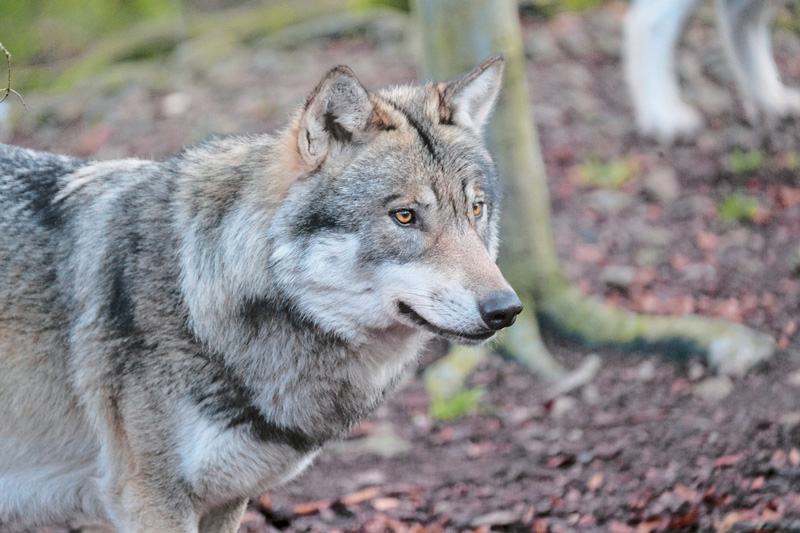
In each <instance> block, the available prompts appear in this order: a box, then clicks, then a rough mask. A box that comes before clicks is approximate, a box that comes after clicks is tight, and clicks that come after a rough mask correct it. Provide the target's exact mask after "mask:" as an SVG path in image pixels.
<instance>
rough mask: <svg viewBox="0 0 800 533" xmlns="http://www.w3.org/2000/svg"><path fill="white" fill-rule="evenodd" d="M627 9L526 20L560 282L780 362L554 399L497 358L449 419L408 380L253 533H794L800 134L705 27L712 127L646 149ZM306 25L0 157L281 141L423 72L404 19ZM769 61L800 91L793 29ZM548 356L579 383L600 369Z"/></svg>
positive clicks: (697, 35) (627, 366) (188, 65)
mask: <svg viewBox="0 0 800 533" xmlns="http://www.w3.org/2000/svg"><path fill="white" fill-rule="evenodd" d="M624 9H625V6H624V4H618V3H609V4H607V5H606V6H605V7H603V8H602V9H599V10H597V11H593V12H589V13H586V14H582V15H574V14H564V15H560V16H557V17H555V18H551V19H543V18H537V17H535V16H532V15H530V14H529V15H527V16H525V17H523V28H524V39H525V44H526V48H527V51H528V55H529V57H528V63H527V67H528V81H529V84H530V89H531V103H532V105H533V109H534V113H535V116H536V120H537V123H538V128H539V134H540V138H541V143H542V149H543V153H544V157H545V162H546V167H547V173H548V179H549V187H550V195H551V201H552V206H553V229H554V233H555V237H556V244H557V247H558V252H559V254H560V257H561V260H562V262H563V264H564V267H565V269H566V272H567V274H568V275H569V277H570V278H571V279H572V280H573V281H574V282H575V283H576V284H577V285H578V287H579V288H580V289H581V290H583V291H584V292H586V293H588V294H592V295H595V296H597V297H599V298H601V299H604V300H606V301H607V302H608V303H609V304H610V305H614V306H618V307H622V308H626V309H632V310H637V311H646V312H653V313H664V314H668V313H672V314H682V313H688V312H694V313H699V314H703V315H710V316H717V317H723V318H726V319H729V320H733V321H737V322H741V323H744V324H746V325H749V326H752V327H754V328H756V329H759V330H762V331H765V332H768V333H769V334H771V335H773V336H774V338H775V339H776V341H777V342H778V344H779V346H780V348H781V352H780V353H779V354H778V355H777V356H776V357H775V358H774V359H773V360H771V361H769V362H768V363H766V364H764V365H762V366H760V367H759V368H757V369H755V370H753V371H751V372H750V373H749V374H748V375H747V376H745V377H743V378H738V379H730V378H727V377H718V376H714V375H713V374H712V373H711V372H710V371H709V369H707V368H706V366H705V365H704V364H703V362H702V361H683V362H675V361H665V360H663V359H660V358H658V357H655V356H653V354H646V353H645V354H642V353H637V354H606V353H604V354H602V355H603V364H602V368H601V369H600V371H599V373H598V375H597V377H596V378H595V379H594V381H593V382H592V383H591V384H589V385H587V386H585V387H584V388H582V389H580V390H578V391H575V392H573V393H571V394H569V395H566V396H560V397H557V398H555V399H550V398H548V396H547V384H546V383H545V382H543V381H542V380H541V379H539V378H537V377H536V376H533V375H530V374H528V373H527V372H526V371H525V370H523V368H522V367H520V366H519V365H518V364H516V363H514V362H513V361H507V360H503V359H501V358H500V357H494V358H491V359H489V360H487V361H486V362H485V363H484V364H483V365H482V366H480V367H479V369H478V370H477V371H476V372H475V373H474V375H473V376H472V377H471V378H470V384H471V385H473V386H479V387H483V388H484V389H485V394H484V396H483V399H482V400H481V402H480V405H479V406H478V409H477V410H476V412H474V413H471V414H468V415H467V416H466V417H464V418H462V419H460V420H456V421H451V422H441V421H436V420H434V419H433V418H432V417H431V416H430V415H429V399H428V396H427V394H426V392H425V390H424V387H423V386H422V384H421V380H420V379H414V380H412V381H411V382H409V383H408V385H407V386H405V387H404V388H403V389H402V390H401V391H400V392H399V393H398V394H396V395H395V397H394V398H392V399H391V400H390V401H389V402H388V403H387V404H386V405H385V406H384V407H382V408H380V409H379V411H378V412H377V413H376V414H375V415H374V416H372V417H371V418H370V419H369V420H368V421H366V422H365V423H363V424H362V425H361V427H359V428H358V429H357V430H356V431H355V432H354V433H353V435H352V436H351V437H350V438H349V439H347V440H346V441H344V442H341V443H335V444H332V445H330V446H328V447H326V449H325V451H324V452H323V453H322V455H321V456H320V458H319V459H318V460H317V461H316V463H315V465H314V466H312V467H311V468H310V469H309V470H308V471H307V472H306V473H305V474H303V475H302V476H301V477H300V478H298V479H297V480H295V481H293V482H291V483H289V484H288V485H287V486H285V487H282V488H280V489H278V490H275V491H274V492H271V493H269V494H266V495H262V496H260V497H255V495H254V500H253V503H252V505H251V508H250V510H249V511H248V513H247V515H246V516H245V520H244V522H243V524H242V528H241V531H242V532H264V531H276V530H280V531H325V530H337V529H338V530H342V531H398V532H400V531H408V532H412V531H413V532H421V531H429V532H434V531H464V530H478V531H489V530H492V531H494V530H505V531H534V532H568V531H598V532H600V531H608V532H612V533H627V532H631V533H633V532H636V533H647V532H651V531H716V532H725V531H730V532H739V533H741V532H745V531H800V335H798V334H797V329H798V323H797V321H798V320H800V317H798V314H797V310H798V297H799V296H800V143H798V141H800V121H795V122H788V123H785V124H781V125H779V126H778V127H776V128H770V129H764V128H761V127H752V126H750V125H748V124H747V123H745V122H744V120H743V112H742V108H741V103H740V101H739V100H738V99H737V96H736V94H735V93H734V91H733V90H732V88H731V79H732V75H731V73H730V71H729V69H728V67H727V65H726V63H725V61H724V57H723V55H722V51H721V49H720V47H719V44H718V41H717V38H716V34H715V31H714V29H713V25H712V24H711V22H710V21H711V20H713V18H712V17H711V16H710V15H709V13H707V12H705V13H701V16H700V17H699V19H698V20H697V21H695V22H693V23H692V24H691V26H690V28H689V30H688V32H687V34H686V36H685V39H684V41H685V46H684V47H683V48H682V49H681V52H680V54H679V57H678V68H679V70H680V72H681V74H682V77H683V79H684V82H685V83H684V85H685V95H686V98H687V99H688V100H689V101H690V102H692V103H693V104H695V105H697V106H698V107H699V108H700V110H701V111H702V112H703V114H704V118H705V119H706V122H707V127H706V128H705V129H704V130H703V131H702V132H701V133H700V134H699V135H698V137H697V138H696V139H694V140H693V141H692V142H685V143H682V144H678V145H676V146H672V147H663V146H659V145H658V144H656V143H654V142H651V141H648V140H646V139H642V138H641V137H640V136H639V135H638V134H637V132H636V130H635V123H634V118H633V114H632V109H631V104H630V101H629V96H628V92H627V89H626V87H625V85H624V79H623V71H622V64H621V59H620V52H619V51H620V40H621V34H620V33H621V20H622V15H623V14H624ZM306 29H308V28H306ZM309 31H310V32H311V35H312V37H310V38H308V39H302V40H299V41H295V42H292V43H291V44H290V45H286V44H279V45H278V44H275V43H276V41H275V40H272V41H270V40H257V39H255V40H250V41H248V42H247V43H246V44H239V45H237V46H230V42H229V41H226V40H225V39H224V38H222V39H221V41H220V43H222V44H218V43H212V45H211V46H208V42H201V41H199V40H193V41H192V40H190V41H187V42H184V43H182V44H180V45H178V46H177V47H175V48H174V49H172V50H170V51H169V53H168V54H166V55H165V56H164V57H162V58H160V59H159V60H158V61H155V62H153V61H150V62H141V64H140V63H127V64H125V65H122V66H117V67H115V69H116V70H114V71H113V72H111V73H110V74H108V75H105V76H103V77H93V78H86V79H83V80H82V81H80V82H79V83H78V84H77V85H76V86H75V87H74V88H73V89H71V90H68V91H65V92H64V91H62V92H59V93H58V94H50V95H45V94H36V93H32V94H26V95H25V97H26V100H27V104H28V111H27V113H26V114H25V115H23V116H22V117H18V118H17V119H15V120H13V121H10V122H8V121H7V122H2V120H0V139H2V140H3V141H4V142H10V143H14V144H19V145H23V146H27V147H31V148H37V149H47V150H53V151H58V152H63V153H68V154H72V155H78V156H83V157H93V158H98V159H106V158H112V157H128V156H136V157H148V158H156V159H164V158H167V157H169V156H170V155H171V154H174V153H175V152H177V151H179V150H180V149H181V148H182V147H183V146H185V145H190V144H194V143H196V142H198V141H201V140H202V139H203V138H205V137H207V136H208V135H209V134H212V133H225V134H228V133H252V132H258V131H266V130H271V129H274V128H275V127H277V126H279V125H280V124H282V123H283V122H284V120H285V118H286V116H287V114H288V113H289V111H290V110H291V109H292V108H294V107H295V106H297V105H298V104H300V103H301V102H302V101H303V99H304V97H305V95H306V94H307V93H308V92H309V91H310V90H311V89H312V88H313V87H314V85H315V84H316V82H317V81H318V79H319V78H320V77H321V76H322V74H323V73H324V72H325V71H326V70H327V69H328V68H330V67H331V66H333V65H337V64H347V65H349V66H351V67H352V68H353V70H354V71H355V72H356V74H357V75H358V76H359V77H360V79H361V80H362V82H363V83H364V84H365V85H366V86H367V87H370V88H377V87H379V86H383V85H386V84H391V83H404V82H410V81H412V80H413V79H414V78H415V76H416V69H415V66H414V65H415V59H414V56H413V53H412V50H413V47H412V46H411V44H410V41H411V40H412V38H413V33H411V32H409V31H408V25H407V21H405V20H404V19H403V17H402V16H398V15H381V16H378V17H375V18H374V19H370V20H369V21H367V22H363V21H362V22H360V23H358V24H356V25H355V26H353V27H351V28H350V29H348V30H347V31H339V30H330V29H329V30H319V28H317V29H314V28H311V29H309ZM326 32H327V33H326ZM225 43H227V44H225ZM775 46H776V55H777V58H778V63H779V67H780V69H781V72H782V74H783V76H784V79H785V81H786V82H787V83H788V84H790V85H795V86H800V38H798V36H797V35H796V34H792V33H791V32H788V31H785V30H783V31H778V32H777V33H776V40H775ZM209 50H214V52H215V53H213V54H210V53H209ZM209 56H211V57H213V60H211V59H209ZM4 105H14V106H16V105H17V104H15V103H14V102H13V98H12V100H9V101H8V103H7V104H4ZM1 110H2V109H0V111H1ZM6 111H7V109H6ZM3 114H4V113H0V117H2V116H3ZM4 124H5V126H4ZM4 128H5V129H4ZM545 333H547V332H545ZM551 346H552V348H553V352H554V354H555V355H556V357H557V358H558V360H559V361H560V362H561V363H563V364H564V365H565V366H567V367H577V366H578V365H579V364H580V362H581V359H582V357H584V356H585V355H586V352H585V351H583V350H581V349H580V348H579V347H575V346H571V345H566V344H563V343H560V342H559V341H558V340H557V339H553V340H552V344H551ZM64 529H65V528H64V527H60V526H59V527H55V526H54V527H53V528H51V529H50V530H49V531H63V530H64Z"/></svg>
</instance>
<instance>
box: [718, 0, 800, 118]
mask: <svg viewBox="0 0 800 533" xmlns="http://www.w3.org/2000/svg"><path fill="white" fill-rule="evenodd" d="M717 8H718V9H717V24H718V27H719V32H720V38H721V39H722V43H723V45H724V48H725V53H726V54H727V55H728V59H729V60H730V64H731V67H732V68H733V72H734V74H735V76H736V81H737V83H738V85H739V90H740V91H741V96H742V102H743V105H744V109H745V113H747V117H748V119H749V120H750V122H752V123H753V124H757V123H758V120H759V111H761V112H762V113H763V116H764V118H765V119H766V120H767V121H768V122H775V121H777V120H780V119H782V118H785V117H788V116H793V115H795V116H797V115H800V92H798V91H797V90H794V89H790V88H788V87H786V86H785V85H784V84H783V83H782V82H781V78H780V74H779V73H778V67H777V65H776V64H775V59H774V57H773V55H772V43H771V40H770V34H769V31H770V26H771V25H772V20H773V18H774V16H775V10H774V8H773V6H772V2H770V1H769V0H717Z"/></svg>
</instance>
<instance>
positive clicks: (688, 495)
mask: <svg viewBox="0 0 800 533" xmlns="http://www.w3.org/2000/svg"><path fill="white" fill-rule="evenodd" d="M672 492H674V493H675V495H676V496H678V498H680V499H681V500H683V501H685V502H695V501H697V491H696V490H692V489H690V488H689V487H687V486H686V485H675V488H674V489H672Z"/></svg>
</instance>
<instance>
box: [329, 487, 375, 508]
mask: <svg viewBox="0 0 800 533" xmlns="http://www.w3.org/2000/svg"><path fill="white" fill-rule="evenodd" d="M380 493H381V489H379V488H378V487H368V488H366V489H363V490H360V491H358V492H354V493H352V494H348V495H347V496H344V497H343V498H342V499H341V500H339V501H340V502H341V503H342V504H344V505H358V504H360V503H364V502H365V501H367V500H371V499H373V498H375V497H376V496H378V495H379V494H380Z"/></svg>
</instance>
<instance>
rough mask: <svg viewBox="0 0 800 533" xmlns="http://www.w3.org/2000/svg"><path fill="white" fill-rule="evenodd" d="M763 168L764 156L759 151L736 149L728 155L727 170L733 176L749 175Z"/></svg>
mask: <svg viewBox="0 0 800 533" xmlns="http://www.w3.org/2000/svg"><path fill="white" fill-rule="evenodd" d="M763 166H764V156H763V154H762V153H761V151H760V150H757V149H752V150H747V151H744V150H739V149H736V150H734V151H733V152H731V153H730V154H728V169H729V170H730V171H731V172H733V173H734V174H749V173H752V172H756V171H758V170H760V169H761V168H762V167H763Z"/></svg>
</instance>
